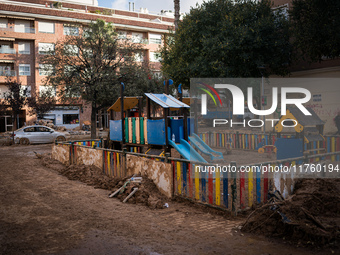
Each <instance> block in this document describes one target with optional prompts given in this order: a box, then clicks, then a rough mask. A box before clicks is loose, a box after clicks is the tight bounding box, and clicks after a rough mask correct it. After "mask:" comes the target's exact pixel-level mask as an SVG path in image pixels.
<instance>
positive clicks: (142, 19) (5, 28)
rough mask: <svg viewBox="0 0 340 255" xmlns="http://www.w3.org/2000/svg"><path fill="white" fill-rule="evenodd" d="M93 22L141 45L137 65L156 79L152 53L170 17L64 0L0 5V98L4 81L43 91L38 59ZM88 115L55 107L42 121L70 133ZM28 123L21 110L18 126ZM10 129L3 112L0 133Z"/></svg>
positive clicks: (80, 108)
mask: <svg viewBox="0 0 340 255" xmlns="http://www.w3.org/2000/svg"><path fill="white" fill-rule="evenodd" d="M97 19H103V20H105V21H106V22H111V23H113V24H114V26H115V28H116V30H117V32H118V33H119V36H120V37H122V38H129V39H131V40H132V42H135V43H141V44H144V54H143V57H141V58H140V59H137V61H149V63H150V65H151V69H152V71H153V72H154V73H155V75H161V73H160V67H161V65H160V63H159V60H158V59H157V52H158V51H159V49H160V47H161V46H162V43H163V36H164V35H166V34H167V33H168V32H169V29H173V25H174V19H173V18H171V17H166V16H163V15H151V14H146V13H141V12H133V11H121V10H114V9H108V8H101V7H98V6H93V5H88V6H87V5H85V4H78V3H72V2H64V1H62V2H54V1H40V0H20V1H1V2H0V96H2V95H3V93H4V92H6V91H7V90H8V89H7V86H6V77H7V76H9V77H11V78H12V79H14V80H16V81H18V82H20V83H21V84H22V85H23V86H26V88H27V90H28V91H30V92H31V94H32V92H33V91H35V92H36V93H39V92H41V91H43V90H44V89H45V88H44V86H42V84H43V79H44V77H45V76H46V73H44V72H43V71H42V70H41V69H39V56H41V55H43V54H46V53H47V51H48V49H53V48H54V45H55V44H56V43H57V41H59V40H62V39H63V38H64V37H65V36H66V35H68V34H70V33H71V32H72V33H73V34H77V29H78V28H77V25H82V26H86V25H87V24H89V23H90V22H92V21H95V20H97ZM78 32H79V31H78ZM90 111H91V107H90V106H88V105H86V104H79V105H61V104H58V105H57V107H56V109H55V110H54V111H51V112H50V113H49V114H46V116H45V117H46V119H50V120H52V121H53V122H54V123H55V124H56V125H61V126H65V127H66V128H74V127H77V126H79V125H82V123H83V122H84V121H89V120H90V114H91V112H90ZM0 114H1V113H0ZM104 117H105V116H104ZM34 120H35V116H29V115H28V112H27V109H24V110H23V111H22V112H21V113H20V115H19V118H18V127H20V126H22V125H23V124H24V123H25V122H26V123H30V122H32V121H34ZM12 128H14V129H16V128H17V127H13V123H12V120H11V116H10V114H9V113H4V112H3V113H2V114H1V116H0V132H5V131H10V130H12Z"/></svg>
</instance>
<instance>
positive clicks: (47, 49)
mask: <svg viewBox="0 0 340 255" xmlns="http://www.w3.org/2000/svg"><path fill="white" fill-rule="evenodd" d="M53 51H54V43H39V54H51V53H53Z"/></svg>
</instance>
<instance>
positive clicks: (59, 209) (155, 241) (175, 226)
mask: <svg viewBox="0 0 340 255" xmlns="http://www.w3.org/2000/svg"><path fill="white" fill-rule="evenodd" d="M50 151H51V145H31V146H18V145H15V146H3V147H0V194H1V196H0V254H319V253H322V254H331V253H332V251H331V250H330V249H324V250H322V251H320V250H309V249H307V248H303V247H296V245H295V246H293V245H290V244H286V243H285V241H284V240H278V239H267V238H264V237H259V236H254V235H250V234H243V233H240V231H239V229H238V226H239V225H240V224H242V222H243V221H244V220H245V218H244V216H243V217H238V218H232V217H230V216H228V215H221V213H217V212H215V211H214V210H206V209H201V208H200V207H197V206H192V205H190V204H188V203H180V202H175V201H171V202H169V208H165V209H150V208H149V207H147V206H143V205H138V204H137V205H134V204H123V203H122V202H120V201H119V200H118V199H116V198H113V199H110V198H108V194H110V191H108V190H102V189H96V188H94V187H93V186H88V185H86V184H84V183H81V182H79V181H74V180H73V181H71V180H68V179H67V178H66V177H65V176H62V175H60V174H59V173H58V171H56V170H55V169H56V168H58V167H63V166H62V165H60V166H55V167H54V168H48V167H46V166H44V165H43V164H42V160H41V159H39V158H38V157H37V156H36V154H35V153H34V152H36V153H38V154H43V153H49V152H50Z"/></svg>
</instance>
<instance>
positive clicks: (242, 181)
mask: <svg viewBox="0 0 340 255" xmlns="http://www.w3.org/2000/svg"><path fill="white" fill-rule="evenodd" d="M245 188H246V187H245V172H240V207H241V209H243V208H245V202H244V199H245Z"/></svg>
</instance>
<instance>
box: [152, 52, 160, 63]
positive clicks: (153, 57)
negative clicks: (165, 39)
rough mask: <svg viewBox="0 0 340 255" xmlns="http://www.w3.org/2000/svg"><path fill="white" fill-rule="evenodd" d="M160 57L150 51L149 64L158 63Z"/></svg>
mask: <svg viewBox="0 0 340 255" xmlns="http://www.w3.org/2000/svg"><path fill="white" fill-rule="evenodd" d="M159 60H160V57H159V53H158V52H153V51H150V62H159Z"/></svg>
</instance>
